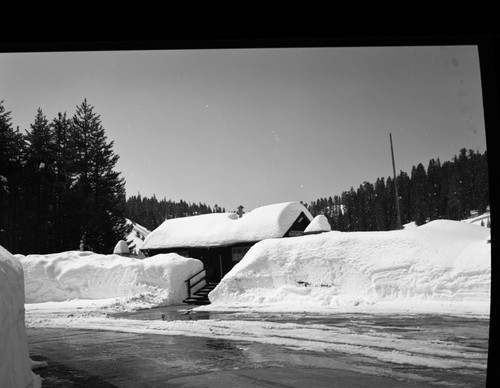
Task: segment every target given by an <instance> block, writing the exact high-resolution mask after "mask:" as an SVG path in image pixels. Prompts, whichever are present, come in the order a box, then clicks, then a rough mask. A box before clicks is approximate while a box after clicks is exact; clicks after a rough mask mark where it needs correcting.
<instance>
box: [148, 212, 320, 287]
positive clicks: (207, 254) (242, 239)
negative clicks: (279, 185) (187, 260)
mask: <svg viewBox="0 0 500 388" xmlns="http://www.w3.org/2000/svg"><path fill="white" fill-rule="evenodd" d="M312 220H313V216H312V215H311V213H310V212H309V211H308V210H307V209H306V208H305V206H304V205H302V204H301V203H299V202H284V203H278V204H273V205H267V206H261V207H258V208H256V209H254V210H252V211H250V212H248V213H245V214H244V215H238V214H236V213H211V214H203V215H198V216H193V217H184V218H174V219H169V220H166V221H164V222H163V223H162V224H161V225H160V226H159V227H158V228H156V229H155V230H153V231H152V232H151V233H150V234H149V235H148V236H147V237H146V239H145V240H144V244H143V245H142V248H141V251H142V252H143V253H144V254H145V255H146V256H153V255H156V254H159V253H178V254H180V255H182V256H186V257H192V258H196V259H199V260H201V261H202V262H203V264H204V266H205V271H206V276H207V279H208V280H209V281H211V282H218V281H220V279H222V278H223V277H224V275H225V274H226V273H228V272H229V271H230V270H231V269H232V268H233V266H234V265H235V264H236V263H238V262H239V261H240V260H241V259H242V258H243V256H244V255H245V253H246V252H247V251H248V250H249V249H250V247H252V246H253V245H254V244H255V243H257V242H259V241H262V240H266V239H270V238H283V237H294V236H301V235H302V234H303V233H304V230H305V229H306V228H307V226H308V225H309V224H310V223H311V221H312Z"/></svg>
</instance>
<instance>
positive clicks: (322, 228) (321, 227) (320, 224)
mask: <svg viewBox="0 0 500 388" xmlns="http://www.w3.org/2000/svg"><path fill="white" fill-rule="evenodd" d="M331 231H332V228H331V226H330V223H329V222H328V218H326V217H325V216H324V215H323V214H318V215H317V216H316V217H314V219H313V220H312V221H311V223H310V224H309V225H308V226H307V228H306V229H305V230H304V234H307V233H321V232H331Z"/></svg>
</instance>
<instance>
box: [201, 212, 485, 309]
mask: <svg viewBox="0 0 500 388" xmlns="http://www.w3.org/2000/svg"><path fill="white" fill-rule="evenodd" d="M489 236H490V229H489V228H485V227H481V226H476V225H471V224H465V223H460V222H456V221H449V220H436V221H432V222H430V223H428V224H426V225H423V226H420V227H415V228H412V229H405V230H398V231H389V232H336V231H332V232H327V233H323V234H318V235H311V236H301V237H297V238H286V239H272V240H265V241H261V242H259V243H258V244H256V245H254V246H253V247H252V248H251V249H250V250H249V251H248V253H247V254H246V255H245V257H244V258H243V260H242V261H241V262H239V263H238V264H237V265H236V266H235V267H234V268H233V269H232V270H231V271H230V272H229V273H228V274H227V275H226V276H225V277H224V279H223V280H222V282H221V283H220V284H219V286H218V287H217V288H216V289H215V290H214V291H212V292H211V293H210V295H209V298H210V301H211V302H212V305H211V306H210V309H217V308H220V309H224V308H228V307H238V306H239V307H251V306H253V307H257V306H260V307H265V306H267V307H271V308H274V309H275V310H308V309H309V310H310V309H313V310H317V309H318V308H320V309H321V308H327V309H329V310H331V309H332V308H335V309H336V310H338V311H341V310H343V309H344V310H349V311H360V310H362V309H363V307H366V308H369V309H372V310H375V311H377V309H381V308H382V306H383V307H384V308H387V309H388V310H389V311H394V309H396V311H399V310H401V309H404V310H407V309H408V306H417V305H418V306H420V307H419V308H420V310H422V309H423V310H424V312H425V311H426V310H430V309H432V305H433V302H440V303H439V306H438V307H436V304H434V309H435V310H436V311H432V312H446V311H447V310H446V306H453V309H454V310H455V311H456V310H457V309H458V311H460V310H461V309H468V308H472V309H473V310H475V311H476V312H478V311H477V310H478V309H479V313H489V300H490V284H491V246H490V243H489ZM409 302H411V303H409ZM443 302H445V303H443ZM443 307H444V309H443ZM450 308H451V307H450Z"/></svg>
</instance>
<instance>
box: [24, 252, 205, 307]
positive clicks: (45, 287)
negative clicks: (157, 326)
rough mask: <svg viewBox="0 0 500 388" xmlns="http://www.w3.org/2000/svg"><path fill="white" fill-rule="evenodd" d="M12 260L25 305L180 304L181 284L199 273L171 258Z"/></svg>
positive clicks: (86, 255)
mask: <svg viewBox="0 0 500 388" xmlns="http://www.w3.org/2000/svg"><path fill="white" fill-rule="evenodd" d="M17 257H18V258H19V259H20V261H21V264H22V266H23V268H24V273H25V289H26V303H40V302H49V301H65V300H69V299H93V300H95V299H105V298H117V297H118V298H120V297H121V298H128V301H129V303H131V304H134V303H136V304H137V303H139V302H140V301H141V300H142V302H144V303H146V301H145V299H149V300H150V301H151V302H152V303H153V304H155V305H163V306H164V305H169V304H175V303H181V302H182V300H183V299H185V298H186V297H187V288H186V285H185V284H184V281H185V280H186V279H187V278H189V277H190V276H192V275H194V274H195V273H197V272H199V271H200V270H201V269H202V268H203V263H202V262H201V261H199V260H197V259H191V258H185V257H182V256H179V255H177V254H175V253H170V254H161V255H156V256H153V257H150V258H146V259H144V260H140V259H136V258H131V257H123V256H119V255H101V254H96V253H92V252H81V251H69V252H62V253H54V254H48V255H28V256H22V255H17Z"/></svg>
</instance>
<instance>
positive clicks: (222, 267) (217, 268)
mask: <svg viewBox="0 0 500 388" xmlns="http://www.w3.org/2000/svg"><path fill="white" fill-rule="evenodd" d="M310 222H311V221H310V220H309V218H308V217H307V216H306V215H305V214H304V213H303V212H302V213H300V215H299V216H298V217H297V219H296V220H295V222H294V223H293V224H292V226H291V227H290V229H288V231H287V232H286V233H285V234H284V236H283V237H295V236H301V235H303V233H304V230H305V229H306V228H307V226H308V225H309V224H310ZM257 242H258V241H254V242H243V243H238V244H233V245H228V246H224V247H205V248H191V247H179V248H168V249H149V250H146V251H144V254H145V255H146V256H154V255H158V254H160V253H177V254H179V255H181V256H185V257H191V258H193V259H198V260H200V261H202V262H203V265H204V266H205V271H206V273H207V280H208V281H210V282H219V281H220V280H221V279H222V278H223V277H224V276H225V275H226V274H227V273H228V272H229V271H230V270H231V269H232V268H233V267H234V266H235V265H236V263H237V262H238V261H240V260H241V258H242V257H243V255H244V254H245V253H246V252H247V251H248V249H250V248H251V247H252V246H253V245H255V244H256V243H257Z"/></svg>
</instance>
